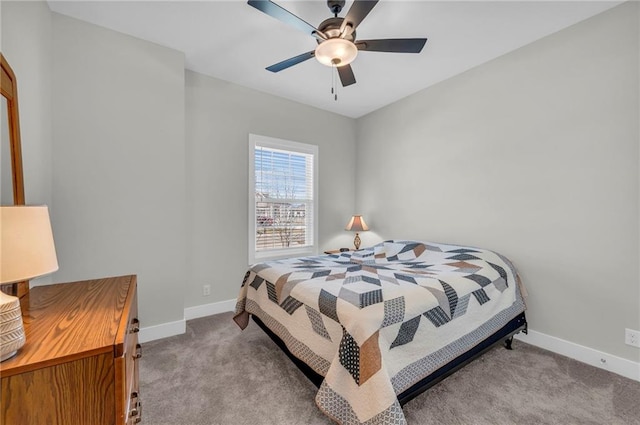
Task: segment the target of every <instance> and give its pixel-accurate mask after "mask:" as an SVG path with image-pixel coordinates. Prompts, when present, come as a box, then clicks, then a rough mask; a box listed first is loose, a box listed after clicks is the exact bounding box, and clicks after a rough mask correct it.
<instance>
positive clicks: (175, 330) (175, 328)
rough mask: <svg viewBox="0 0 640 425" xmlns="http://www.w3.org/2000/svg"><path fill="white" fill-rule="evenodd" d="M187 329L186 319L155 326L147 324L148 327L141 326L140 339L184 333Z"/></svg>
mask: <svg viewBox="0 0 640 425" xmlns="http://www.w3.org/2000/svg"><path fill="white" fill-rule="evenodd" d="M186 330H187V322H186V320H184V319H182V320H176V321H175V322H168V323H162V324H160V325H155V326H147V327H146V328H140V333H139V334H138V340H139V341H140V342H149V341H154V340H156V339H161V338H167V337H170V336H174V335H180V334H183V333H185V332H186Z"/></svg>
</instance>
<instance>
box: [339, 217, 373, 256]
mask: <svg viewBox="0 0 640 425" xmlns="http://www.w3.org/2000/svg"><path fill="white" fill-rule="evenodd" d="M344 230H351V231H355V232H356V237H355V238H354V239H353V245H355V247H356V251H357V250H359V249H360V243H361V242H362V241H361V240H360V235H358V232H364V231H366V230H369V227H368V226H367V223H365V222H364V218H362V216H361V215H354V216H353V217H351V220H349V223H348V224H347V227H345V229H344Z"/></svg>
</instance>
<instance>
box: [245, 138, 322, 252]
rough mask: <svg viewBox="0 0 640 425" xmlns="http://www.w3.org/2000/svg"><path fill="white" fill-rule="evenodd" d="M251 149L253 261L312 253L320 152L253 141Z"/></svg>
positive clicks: (278, 142)
mask: <svg viewBox="0 0 640 425" xmlns="http://www.w3.org/2000/svg"><path fill="white" fill-rule="evenodd" d="M251 148H252V149H251V151H252V154H253V155H252V156H253V158H251V161H252V165H253V167H252V168H253V175H252V176H250V177H253V179H251V180H252V183H253V184H252V186H253V187H252V188H250V190H251V193H253V205H252V206H250V209H251V211H250V215H251V216H253V218H252V220H253V223H252V224H253V227H254V229H253V232H252V233H253V241H250V245H253V249H252V250H253V252H254V258H260V257H266V256H284V255H289V254H298V253H300V254H302V253H305V252H306V251H313V248H314V243H315V226H314V224H315V206H316V205H315V181H316V179H315V168H316V166H315V163H316V159H317V158H316V157H317V147H316V146H313V145H306V144H302V143H297V142H290V141H285V140H278V139H272V138H267V137H260V136H255V137H253V138H252V146H251ZM250 196H251V195H250ZM250 239H251V235H250ZM251 242H253V243H251Z"/></svg>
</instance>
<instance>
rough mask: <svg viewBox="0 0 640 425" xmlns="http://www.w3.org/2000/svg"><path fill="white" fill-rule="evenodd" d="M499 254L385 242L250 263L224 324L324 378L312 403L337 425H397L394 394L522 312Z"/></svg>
mask: <svg viewBox="0 0 640 425" xmlns="http://www.w3.org/2000/svg"><path fill="white" fill-rule="evenodd" d="M517 282H518V281H517V275H516V272H515V270H514V268H513V266H512V265H511V263H510V262H509V261H508V260H507V259H506V258H504V257H502V256H501V255H499V254H497V253H495V252H492V251H488V250H483V249H478V248H472V247H463V246H456V245H445V244H440V243H432V242H419V241H395V240H394V241H386V242H383V243H380V244H378V245H376V246H374V247H371V248H367V249H361V250H359V251H354V252H344V253H340V254H335V255H323V256H315V257H301V258H290V259H284V260H277V261H269V262H264V263H259V264H255V265H253V266H252V267H251V268H250V270H249V271H248V272H247V273H246V275H245V277H244V280H243V282H242V286H241V289H240V293H239V295H238V300H237V305H236V312H235V313H236V314H235V316H234V320H235V321H236V323H237V324H238V325H239V326H240V327H241V328H242V329H244V328H245V327H246V326H247V325H248V322H249V315H250V314H253V315H255V316H257V317H258V318H259V319H260V320H262V322H264V323H265V324H266V325H267V326H268V327H269V328H270V329H271V330H272V331H273V332H274V333H275V334H276V335H278V336H279V337H280V339H282V340H283V341H284V343H285V344H286V345H287V348H288V349H289V351H291V352H292V353H293V354H294V355H295V356H297V357H298V358H300V359H301V360H302V361H304V362H305V363H307V364H308V365H309V366H310V367H311V368H312V369H313V370H315V371H316V372H317V373H318V374H320V375H322V376H323V377H324V381H323V383H322V385H321V386H320V388H319V390H318V393H317V395H316V404H317V405H318V407H319V408H320V409H321V410H322V411H323V412H324V413H325V414H326V415H327V416H329V417H330V418H332V419H333V420H335V421H336V422H338V423H340V424H349V425H350V424H369V425H386V424H405V423H406V421H405V418H404V414H403V412H402V408H401V407H400V404H399V403H398V400H397V395H398V394H400V393H402V392H403V391H405V390H406V389H408V388H409V387H411V386H412V385H413V384H415V383H416V382H418V381H420V380H421V379H423V378H424V377H426V376H428V375H429V374H430V373H432V372H433V371H435V370H437V369H438V368H440V367H441V366H444V365H445V364H447V363H448V362H450V361H451V360H453V359H455V358H456V357H458V356H459V355H460V354H462V353H464V352H466V351H468V350H469V349H470V348H472V347H473V346H475V345H476V344H477V343H478V342H480V341H482V340H484V339H485V338H487V337H489V336H490V335H492V334H493V333H495V332H496V331H498V330H499V329H500V328H502V327H503V326H504V325H505V324H506V323H507V322H509V321H510V320H511V319H513V318H514V317H516V316H517V315H518V314H520V313H521V312H522V311H524V309H525V306H524V302H523V300H522V296H521V292H520V288H519V285H518V284H517Z"/></svg>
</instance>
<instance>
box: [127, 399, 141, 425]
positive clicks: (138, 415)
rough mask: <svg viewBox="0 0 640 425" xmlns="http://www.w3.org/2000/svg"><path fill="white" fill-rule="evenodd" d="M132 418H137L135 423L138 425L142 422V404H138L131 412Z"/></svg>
mask: <svg viewBox="0 0 640 425" xmlns="http://www.w3.org/2000/svg"><path fill="white" fill-rule="evenodd" d="M129 415H130V416H131V417H132V418H133V417H134V416H135V417H136V418H135V419H134V420H133V423H135V424H137V423H140V422H141V421H142V403H140V402H137V403H136V404H135V407H134V408H133V409H132V410H131V413H130V414H129Z"/></svg>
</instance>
